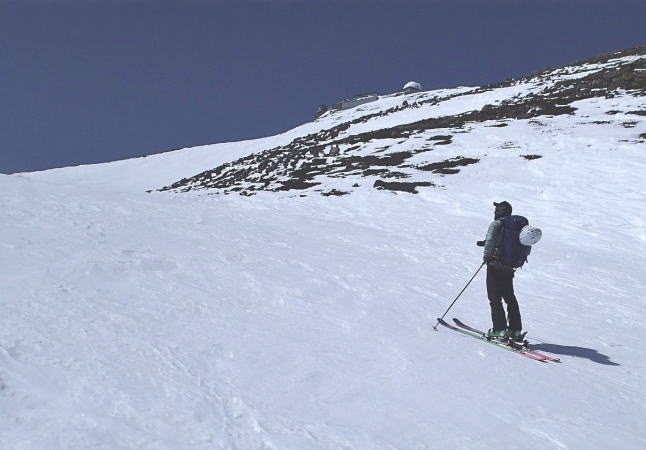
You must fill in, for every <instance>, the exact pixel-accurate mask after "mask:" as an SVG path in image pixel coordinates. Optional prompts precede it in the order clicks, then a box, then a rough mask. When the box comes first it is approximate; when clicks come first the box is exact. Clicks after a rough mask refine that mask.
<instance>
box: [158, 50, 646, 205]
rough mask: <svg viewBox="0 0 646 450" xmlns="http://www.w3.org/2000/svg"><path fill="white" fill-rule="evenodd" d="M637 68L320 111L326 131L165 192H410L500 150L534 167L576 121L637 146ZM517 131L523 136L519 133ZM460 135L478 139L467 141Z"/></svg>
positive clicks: (636, 60) (592, 65)
mask: <svg viewBox="0 0 646 450" xmlns="http://www.w3.org/2000/svg"><path fill="white" fill-rule="evenodd" d="M644 68H646V55H644V54H638V55H633V54H631V55H625V56H619V57H615V58H607V60H605V61H603V62H599V61H596V62H584V63H581V64H578V65H573V66H567V67H563V68H559V69H554V70H551V71H547V72H543V73H541V74H538V75H536V76H533V77H527V78H522V79H519V80H511V81H508V82H505V83H500V84H496V85H491V86H486V87H483V88H461V89H456V90H444V91H428V92H422V93H415V94H411V95H409V96H397V97H390V98H385V99H384V100H380V101H376V102H372V103H370V104H367V105H365V106H363V107H359V108H355V110H348V111H338V112H334V113H327V114H326V115H324V116H322V117H321V118H320V119H319V120H318V121H317V123H319V124H321V125H322V124H324V123H325V121H326V120H328V121H329V120H334V122H333V123H334V125H335V126H334V127H332V128H323V129H322V130H320V131H318V132H316V133H312V134H309V135H307V136H304V137H299V138H297V139H295V140H293V141H292V142H291V143H289V144H288V145H282V146H278V147H274V148H272V149H269V150H265V151H264V152H260V153H254V154H252V155H249V156H246V157H243V158H241V159H239V160H237V161H234V162H231V163H226V164H223V165H221V166H219V167H216V168H213V169H210V170H207V171H205V172H202V173H200V174H197V175H195V176H193V177H190V178H188V179H183V180H180V181H177V182H175V183H173V184H171V185H169V186H168V187H166V188H164V190H173V191H190V190H203V189H208V190H211V191H214V192H218V193H225V194H226V193H229V192H239V193H240V194H243V195H253V194H254V193H256V192H258V191H267V190H269V191H300V192H299V193H298V194H299V195H308V194H309V193H315V192H318V193H321V194H323V195H343V194H345V193H350V192H353V191H354V190H356V188H361V187H362V186H366V185H367V186H368V187H377V188H388V189H393V190H403V191H408V192H417V190H416V189H417V187H428V186H443V185H445V184H446V183H445V181H444V176H445V175H448V174H455V173H458V172H459V169H457V168H458V167H461V166H467V165H472V164H476V163H479V162H481V161H482V160H483V158H484V157H485V156H487V155H492V154H496V153H500V150H504V151H505V154H506V156H507V157H511V156H515V157H518V156H523V157H524V158H525V160H526V161H531V160H534V159H538V158H540V157H542V156H543V154H544V149H546V148H547V149H549V148H553V147H554V141H556V140H559V141H560V142H561V143H563V142H564V140H566V139H567V138H566V137H564V136H562V132H561V130H562V129H563V128H569V127H576V126H577V124H579V123H580V122H581V121H583V120H585V121H588V122H590V123H597V124H601V123H604V124H606V125H608V124H609V125H611V126H609V127H605V128H606V129H607V130H612V132H611V133H610V134H612V135H613V138H612V139H613V141H614V142H617V143H619V142H624V141H631V142H634V143H640V142H643V140H644V136H643V135H642V131H640V130H643V123H642V122H643V120H642V117H643V114H642V111H643V110H642V109H641V108H642V107H641V105H642V104H643V99H644V96H645V95H646V76H644V75H643V74H642V72H640V69H644ZM591 99H595V100H596V107H595V108H594V110H593V111H592V112H590V111H588V110H585V111H584V110H582V109H581V108H580V105H584V104H587V103H585V101H589V100H591ZM619 99H621V100H619ZM580 102H584V103H580ZM604 105H605V106H604ZM609 112H612V114H611V115H612V117H610V118H609V115H608V113H609ZM590 114H592V115H590ZM527 124H529V125H530V126H529V127H527V126H526V125H527ZM519 129H522V130H523V133H525V135H524V136H519V135H518V130H519ZM627 129H630V130H627ZM528 130H529V131H528ZM580 130H581V131H584V129H583V128H581V129H580ZM636 131H638V132H636ZM532 134H533V135H535V136H531V135H532ZM469 135H471V136H478V138H477V140H476V141H473V140H472V139H470V137H471V136H469ZM480 136H485V139H482V138H480ZM537 142H540V143H541V147H540V149H536V146H535V145H534V143H537ZM572 145H576V144H575V143H573V144H572ZM610 145H612V144H610ZM440 146H441V147H440ZM510 150H516V151H515V152H514V151H510ZM438 157H442V159H438ZM517 164H518V165H519V166H520V165H522V164H527V162H523V161H521V160H518V161H517ZM469 170H473V169H469Z"/></svg>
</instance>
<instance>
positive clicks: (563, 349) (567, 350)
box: [530, 343, 620, 366]
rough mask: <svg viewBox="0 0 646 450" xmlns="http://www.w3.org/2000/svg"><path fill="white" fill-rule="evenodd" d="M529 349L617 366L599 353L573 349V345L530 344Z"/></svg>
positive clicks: (582, 348)
mask: <svg viewBox="0 0 646 450" xmlns="http://www.w3.org/2000/svg"><path fill="white" fill-rule="evenodd" d="M530 348H532V349H534V350H539V351H540V350H542V351H545V352H548V353H556V354H559V355H569V356H576V357H577V358H587V359H589V360H590V361H594V362H596V363H599V364H605V365H607V366H619V365H620V364H617V363H616V362H613V361H611V360H610V357H609V356H606V355H604V354H603V353H599V352H598V351H597V350H595V349H593V348H586V347H575V346H573V345H557V344H545V343H543V344H531V345H530Z"/></svg>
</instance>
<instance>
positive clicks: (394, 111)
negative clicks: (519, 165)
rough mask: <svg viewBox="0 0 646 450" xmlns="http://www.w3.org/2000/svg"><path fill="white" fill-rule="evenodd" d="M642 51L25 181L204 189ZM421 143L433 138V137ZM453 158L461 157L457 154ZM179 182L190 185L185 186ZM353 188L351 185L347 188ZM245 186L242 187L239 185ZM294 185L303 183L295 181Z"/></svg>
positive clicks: (618, 63)
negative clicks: (209, 178) (270, 157)
mask: <svg viewBox="0 0 646 450" xmlns="http://www.w3.org/2000/svg"><path fill="white" fill-rule="evenodd" d="M645 53H646V51H643V48H642V47H637V48H634V49H629V50H626V51H624V52H618V53H617V54H614V55H605V56H601V57H597V58H593V59H591V60H589V61H583V62H581V63H577V64H574V65H570V66H566V67H562V68H558V69H553V70H550V71H546V72H543V73H541V74H538V75H536V76H532V77H527V78H522V79H519V80H510V81H507V82H504V83H499V84H495V85H491V86H485V87H481V88H478V87H458V88H453V89H440V90H432V91H424V92H419V93H413V94H409V95H397V96H390V95H385V96H382V97H380V99H379V100H378V101H375V102H372V103H368V104H365V105H362V106H359V107H357V108H353V109H350V110H344V111H336V112H334V113H326V114H325V115H324V116H322V117H320V118H319V119H317V120H315V121H313V122H309V123H305V124H303V125H301V126H299V127H296V128H294V129H292V130H289V131H287V132H285V133H282V134H280V135H276V136H272V137H267V138H262V139H256V140H251V141H241V142H233V143H222V144H213V145H206V146H200V147H194V148H189V149H181V150H177V151H171V152H165V153H160V154H155V155H149V156H147V157H144V158H135V159H129V160H123V161H115V162H111V163H105V164H96V165H88V166H79V167H68V168H62V169H53V170H47V171H43V172H38V173H32V174H29V176H30V177H33V178H38V179H41V180H43V181H47V182H58V181H62V182H65V181H74V182H78V183H82V184H85V185H87V184H91V185H95V186H99V187H102V188H108V189H112V190H128V191H132V190H136V191H140V192H143V191H145V190H152V189H159V188H161V187H163V186H173V189H174V190H177V189H178V188H179V187H180V186H181V187H182V190H186V189H194V188H196V187H199V186H206V185H204V183H203V182H202V181H199V182H197V181H196V180H198V178H200V176H199V175H198V176H196V174H203V173H204V171H208V172H209V173H211V174H212V173H214V172H216V171H218V170H221V169H223V168H224V166H223V165H225V164H227V163H231V162H232V161H235V160H240V159H241V158H245V157H249V158H250V159H257V160H259V161H260V160H261V159H263V156H262V155H258V156H251V155H254V154H259V153H261V152H263V151H267V150H271V149H277V148H296V147H298V148H299V153H302V151H306V150H307V148H310V149H311V150H312V152H313V153H317V149H316V148H315V147H316V146H318V145H323V146H324V148H325V146H328V145H332V144H334V142H335V141H340V140H343V139H345V140H346V141H348V142H350V141H352V137H353V136H357V135H362V134H363V135H365V134H367V133H371V132H375V131H377V130H381V129H389V128H393V127H397V126H404V125H407V124H410V123H415V122H419V121H423V120H427V119H433V118H442V117H454V116H459V115H460V114H464V113H468V112H472V111H479V110H481V109H482V108H485V107H488V106H491V105H493V106H496V105H501V104H504V103H509V102H518V100H519V99H523V98H525V99H526V98H529V97H532V96H536V95H540V93H541V92H545V91H546V90H549V89H550V88H553V87H554V86H557V85H559V86H563V85H564V82H566V81H568V82H572V83H576V82H577V80H580V79H582V78H585V77H590V76H594V74H598V73H599V72H603V71H606V72H607V71H610V70H617V69H618V68H621V67H624V68H626V67H634V68H635V69H634V70H635V72H634V73H636V74H639V73H644V72H639V70H640V67H642V66H643V65H644V58H645V57H646V56H645ZM641 83H642V88H643V85H644V84H646V81H643V77H642V81H641ZM607 90H608V89H598V90H597V91H596V92H595V95H596V96H599V97H602V96H604V95H606V94H605V93H606V92H607ZM631 95H634V93H632V92H631ZM620 117H621V116H619V117H615V118H614V119H619V118H620ZM450 128H451V127H450V126H448V127H447V130H445V132H439V134H440V135H443V134H444V135H450V134H451V132H450V130H449V129H450ZM489 131H491V134H495V132H496V131H500V130H489ZM366 138H367V137H366ZM427 138H432V136H429V137H427ZM419 139H424V137H423V136H421V135H418V136H416V137H415V139H411V140H410V142H411V143H414V142H417V141H416V140H419ZM399 141H401V139H399ZM382 144H383V145H381V144H380V145H376V147H377V148H378V149H379V148H383V147H385V146H388V147H389V148H392V147H391V145H390V143H388V142H383V143H382ZM341 146H342V147H344V148H345V149H346V150H347V149H348V148H351V147H356V144H353V145H351V146H348V145H345V146H344V145H341ZM397 148H401V146H396V148H395V149H394V150H396V149H397ZM361 151H362V152H363V153H365V154H370V152H371V151H370V150H369V149H366V148H363V146H362V150H361ZM274 153H275V152H274ZM319 153H320V152H319ZM455 156H460V155H457V154H456V155H455ZM295 158H297V159H299V160H300V159H302V157H301V156H299V155H296V156H295ZM302 164H303V163H302V162H299V163H296V162H295V163H294V165H298V166H302ZM366 164H367V163H366ZM366 164H362V165H361V166H362V167H363V166H366ZM238 165H239V166H240V167H245V169H244V170H247V171H252V172H253V171H254V170H255V169H254V167H255V166H256V165H257V164H255V163H250V164H248V163H246V162H244V161H243V160H241V161H240V163H239V164H238ZM363 168H364V169H367V170H370V169H371V168H372V169H374V170H376V169H378V167H363ZM275 171H276V178H282V179H293V178H294V176H293V174H289V173H287V174H284V173H282V172H283V170H280V169H278V168H276V169H275ZM369 173H370V172H369ZM254 177H255V178H256V179H263V180H265V181H266V180H267V179H268V176H267V174H266V173H264V174H263V173H260V172H259V173H256V174H251V175H250V177H249V178H248V179H246V178H245V181H244V182H245V183H248V185H249V186H254V188H255V189H258V188H260V189H265V187H264V185H265V184H266V183H265V181H263V182H262V184H261V185H257V184H255V183H252V181H253V178H254ZM203 178H204V175H202V178H201V179H203ZM232 178H233V179H236V180H238V179H241V177H240V176H239V174H238V175H236V176H234V177H232ZM180 180H193V181H188V182H187V181H180ZM424 180H425V181H427V182H432V183H437V181H438V180H436V179H434V178H433V179H426V178H424ZM362 181H363V183H362V184H368V185H371V184H374V182H376V181H377V179H368V180H362ZM309 182H312V180H309ZM355 183H356V180H355V182H353V183H351V184H355ZM243 184H244V183H243ZM243 184H240V186H242V185H243ZM323 184H325V183H323ZM294 185H301V183H296V184H294ZM217 186H220V188H218V189H221V187H227V186H228V187H230V188H236V186H233V185H231V186H229V185H228V184H227V183H217ZM238 187H239V186H238ZM280 187H281V186H280V185H274V184H272V183H267V188H269V189H275V188H280ZM319 189H320V188H319ZM225 191H226V189H222V192H225ZM242 191H244V192H247V193H249V192H251V191H249V190H248V189H242Z"/></svg>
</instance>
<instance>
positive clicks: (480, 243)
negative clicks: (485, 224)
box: [476, 241, 485, 247]
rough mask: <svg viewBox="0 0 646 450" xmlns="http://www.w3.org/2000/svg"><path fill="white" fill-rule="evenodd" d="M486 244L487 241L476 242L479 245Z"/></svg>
mask: <svg viewBox="0 0 646 450" xmlns="http://www.w3.org/2000/svg"><path fill="white" fill-rule="evenodd" d="M484 244H485V241H478V242H476V245H477V246H478V247H484Z"/></svg>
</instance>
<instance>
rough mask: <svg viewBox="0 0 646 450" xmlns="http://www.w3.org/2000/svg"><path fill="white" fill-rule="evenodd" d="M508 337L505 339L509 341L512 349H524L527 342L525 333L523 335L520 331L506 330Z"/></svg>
mask: <svg viewBox="0 0 646 450" xmlns="http://www.w3.org/2000/svg"><path fill="white" fill-rule="evenodd" d="M507 332H508V336H507V339H508V341H509V344H510V345H511V346H512V347H526V346H527V341H526V340H525V335H526V334H527V331H525V332H524V333H523V332H522V331H521V330H509V329H508V330H507Z"/></svg>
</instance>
